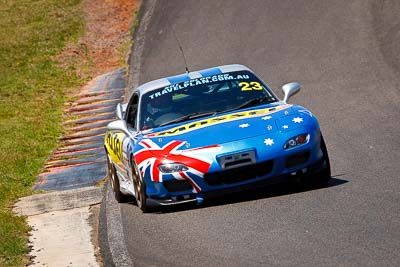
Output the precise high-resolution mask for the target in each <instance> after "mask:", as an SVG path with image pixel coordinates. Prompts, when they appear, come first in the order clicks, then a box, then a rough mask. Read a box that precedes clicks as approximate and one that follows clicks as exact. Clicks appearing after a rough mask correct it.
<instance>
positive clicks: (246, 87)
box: [239, 82, 263, 91]
mask: <svg viewBox="0 0 400 267" xmlns="http://www.w3.org/2000/svg"><path fill="white" fill-rule="evenodd" d="M239 86H240V88H241V89H242V91H251V90H262V89H263V87H262V85H261V84H260V83H259V82H250V83H248V82H241V83H239Z"/></svg>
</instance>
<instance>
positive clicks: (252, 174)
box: [204, 160, 274, 185]
mask: <svg viewBox="0 0 400 267" xmlns="http://www.w3.org/2000/svg"><path fill="white" fill-rule="evenodd" d="M273 166H274V162H273V161H272V160H269V161H264V162H260V163H256V164H251V165H246V166H241V167H237V168H232V169H226V170H223V171H219V172H212V173H206V174H205V175H204V180H205V182H206V183H207V184H209V185H223V184H233V183H239V182H243V181H247V180H251V179H254V178H257V177H261V176H265V175H268V174H269V173H271V171H272V168H273Z"/></svg>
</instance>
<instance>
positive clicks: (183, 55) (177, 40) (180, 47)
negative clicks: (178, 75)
mask: <svg viewBox="0 0 400 267" xmlns="http://www.w3.org/2000/svg"><path fill="white" fill-rule="evenodd" d="M171 28H172V33H173V34H174V37H175V39H176V42H177V43H178V46H179V49H180V50H181V53H182V57H183V61H184V62H185V70H186V73H187V74H189V72H190V71H189V68H188V66H187V62H186V57H185V53H184V52H183V48H182V45H181V42H179V39H178V36H176V33H175V28H174V26H172V24H171Z"/></svg>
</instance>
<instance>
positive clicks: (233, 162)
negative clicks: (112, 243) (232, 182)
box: [218, 150, 256, 169]
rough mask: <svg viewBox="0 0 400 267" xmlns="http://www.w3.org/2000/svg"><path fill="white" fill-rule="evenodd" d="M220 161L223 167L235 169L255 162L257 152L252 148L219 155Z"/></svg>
mask: <svg viewBox="0 0 400 267" xmlns="http://www.w3.org/2000/svg"><path fill="white" fill-rule="evenodd" d="M218 162H219V164H220V166H221V168H222V169H233V168H238V167H242V166H245V165H249V164H255V163H256V153H255V151H254V150H251V151H244V152H238V153H235V154H231V155H223V156H220V157H218Z"/></svg>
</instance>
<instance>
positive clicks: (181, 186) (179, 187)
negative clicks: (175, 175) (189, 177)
mask: <svg viewBox="0 0 400 267" xmlns="http://www.w3.org/2000/svg"><path fill="white" fill-rule="evenodd" d="M163 185H164V187H165V189H167V191H168V192H180V191H188V190H192V189H193V187H192V185H191V184H190V183H189V182H188V181H186V180H176V179H173V180H167V181H164V182H163Z"/></svg>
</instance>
